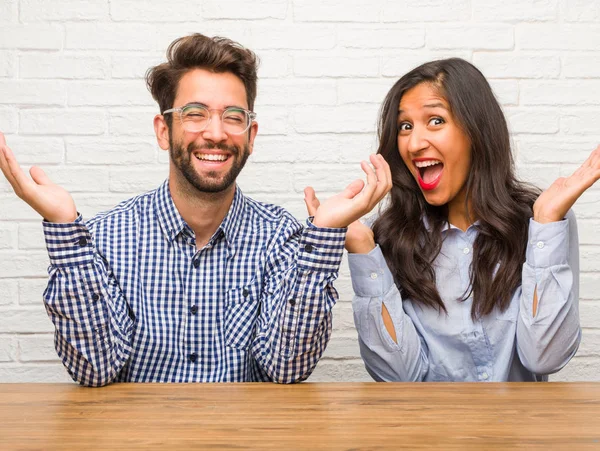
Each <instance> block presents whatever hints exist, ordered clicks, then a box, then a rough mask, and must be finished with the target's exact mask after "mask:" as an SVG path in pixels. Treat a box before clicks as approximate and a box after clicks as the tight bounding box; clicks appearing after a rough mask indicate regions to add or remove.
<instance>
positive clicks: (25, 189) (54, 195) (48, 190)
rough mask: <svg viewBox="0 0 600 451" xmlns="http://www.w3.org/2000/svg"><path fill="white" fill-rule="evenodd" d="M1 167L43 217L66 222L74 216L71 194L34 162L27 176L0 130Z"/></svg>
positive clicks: (8, 178)
mask: <svg viewBox="0 0 600 451" xmlns="http://www.w3.org/2000/svg"><path fill="white" fill-rule="evenodd" d="M0 169H1V170H2V173H3V174H4V176H5V177H6V179H7V180H8V182H9V183H10V184H11V186H12V188H13V190H14V191H15V193H16V194H17V196H19V197H20V198H21V199H23V200H24V201H25V202H27V203H28V204H29V205H30V206H31V207H32V208H33V209H34V210H35V211H37V212H38V213H39V214H40V215H41V216H42V217H43V218H44V219H45V220H46V221H49V222H57V223H66V222H73V221H74V220H75V219H76V218H77V209H76V208H75V202H74V201H73V198H72V197H71V195H70V194H69V192H68V191H66V190H65V189H64V188H61V187H60V186H58V185H55V184H54V183H52V181H50V179H49V178H48V176H47V175H46V174H45V173H44V171H42V169H41V168H38V167H36V166H33V167H32V168H31V169H30V170H29V174H30V175H31V178H30V177H27V175H25V173H24V172H23V169H21V167H20V166H19V163H18V162H17V160H16V159H15V156H14V154H13V152H12V150H10V148H9V147H8V146H7V145H6V140H5V139H4V135H3V134H2V133H0Z"/></svg>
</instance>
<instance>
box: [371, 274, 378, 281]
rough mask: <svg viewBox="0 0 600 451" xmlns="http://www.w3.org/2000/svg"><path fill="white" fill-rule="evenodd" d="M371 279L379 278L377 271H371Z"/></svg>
mask: <svg viewBox="0 0 600 451" xmlns="http://www.w3.org/2000/svg"><path fill="white" fill-rule="evenodd" d="M371 279H373V280H375V279H377V273H376V272H372V273H371Z"/></svg>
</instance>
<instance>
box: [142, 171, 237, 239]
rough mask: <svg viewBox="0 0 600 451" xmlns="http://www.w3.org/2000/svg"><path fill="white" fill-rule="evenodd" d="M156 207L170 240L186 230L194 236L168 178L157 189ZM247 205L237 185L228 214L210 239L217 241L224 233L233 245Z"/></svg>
mask: <svg viewBox="0 0 600 451" xmlns="http://www.w3.org/2000/svg"><path fill="white" fill-rule="evenodd" d="M154 207H155V212H156V217H157V219H158V223H159V224H160V227H161V229H162V232H163V234H164V236H165V238H166V239H167V240H168V241H169V242H171V241H173V240H174V239H175V238H176V237H177V235H179V234H180V233H182V232H184V231H186V230H187V232H188V233H189V234H190V236H194V233H193V231H192V229H191V228H190V226H189V225H188V224H187V223H186V222H185V220H184V219H183V218H182V217H181V215H180V214H179V211H178V210H177V207H176V206H175V202H173V197H171V191H170V190H169V180H168V179H167V180H165V181H164V182H163V183H162V185H160V187H159V188H158V189H157V191H156V197H155V200H154ZM245 207H246V196H244V194H243V193H242V190H241V189H240V187H239V186H237V185H236V187H235V194H234V196H233V202H232V203H231V207H229V211H228V212H227V215H226V216H225V218H224V219H223V221H222V222H221V225H219V227H218V228H217V230H216V231H215V233H214V234H213V236H212V238H211V239H210V241H215V240H216V239H218V238H219V237H220V236H221V235H223V236H224V237H225V240H226V241H227V244H228V245H229V246H232V245H233V243H234V242H235V238H236V235H237V232H238V231H239V230H240V227H241V225H242V218H243V213H244V210H245Z"/></svg>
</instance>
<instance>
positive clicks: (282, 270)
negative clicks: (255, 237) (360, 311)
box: [252, 221, 346, 383]
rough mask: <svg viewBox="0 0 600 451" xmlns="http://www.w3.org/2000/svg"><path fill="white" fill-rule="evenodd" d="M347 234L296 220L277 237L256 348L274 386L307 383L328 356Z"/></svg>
mask: <svg viewBox="0 0 600 451" xmlns="http://www.w3.org/2000/svg"><path fill="white" fill-rule="evenodd" d="M345 235H346V229H345V228H317V227H315V226H313V225H312V224H310V223H309V224H308V227H307V228H304V229H302V228H301V227H300V225H299V224H297V222H296V221H293V222H292V221H288V223H287V225H286V227H285V228H284V229H283V230H280V231H279V232H278V234H277V237H276V240H275V242H274V245H273V246H272V247H271V249H270V251H269V253H268V256H267V267H266V272H265V277H264V287H265V289H264V290H263V296H262V299H261V306H262V312H261V314H260V316H259V318H258V322H257V325H256V336H255V339H254V341H253V343H252V353H253V355H254V358H255V360H256V362H257V363H258V365H259V366H260V368H261V369H262V371H264V372H265V373H266V374H267V375H268V377H269V379H271V380H272V381H274V382H279V383H292V382H299V381H302V380H305V379H306V378H308V376H309V375H310V374H311V373H312V371H313V369H314V367H315V366H316V364H317V362H318V360H319V359H320V357H321V355H322V354H323V352H324V351H325V347H326V346H327V343H328V342H329V338H330V335H331V309H332V308H333V306H334V305H335V302H336V300H337V292H336V290H335V288H333V281H334V280H335V279H336V278H337V275H338V270H339V265H340V262H341V259H342V254H343V251H344V239H345Z"/></svg>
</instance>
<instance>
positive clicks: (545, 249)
mask: <svg viewBox="0 0 600 451" xmlns="http://www.w3.org/2000/svg"><path fill="white" fill-rule="evenodd" d="M536 290H537V298H538V305H537V311H536V313H535V316H534V313H533V297H534V292H535V291H536ZM580 341H581V327H580V322H579V239H578V236H577V222H576V220H575V215H574V214H573V212H572V211H569V213H568V214H567V216H566V218H565V219H563V220H562V221H558V222H552V223H548V224H540V223H537V222H535V221H534V220H533V219H531V220H530V224H529V236H528V241H527V254H526V261H525V264H524V265H523V285H522V294H521V299H520V310H519V317H518V322H517V351H518V353H519V357H520V358H521V362H522V363H523V365H524V366H525V367H526V368H527V369H528V370H530V371H531V372H533V373H535V374H551V373H554V372H556V371H558V370H560V369H561V368H562V367H563V366H565V365H566V364H567V363H568V362H569V360H571V358H572V357H573V356H574V355H575V352H576V351H577V348H578V347H579V343H580Z"/></svg>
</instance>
